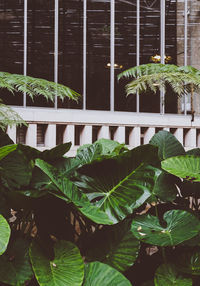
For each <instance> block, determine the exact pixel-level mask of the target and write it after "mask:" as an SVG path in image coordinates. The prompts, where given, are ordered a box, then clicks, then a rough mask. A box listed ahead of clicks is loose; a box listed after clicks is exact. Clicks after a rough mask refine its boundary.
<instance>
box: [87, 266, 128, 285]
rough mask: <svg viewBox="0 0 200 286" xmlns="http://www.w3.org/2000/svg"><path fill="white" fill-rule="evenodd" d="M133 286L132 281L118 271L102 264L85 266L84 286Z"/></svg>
mask: <svg viewBox="0 0 200 286" xmlns="http://www.w3.org/2000/svg"><path fill="white" fill-rule="evenodd" d="M102 285H103V286H111V285H112V286H131V283H130V281H129V280H128V279H127V278H126V277H124V276H123V275H122V274H121V273H120V272H118V271H117V270H116V269H114V268H112V267H110V266H109V265H106V264H103V263H101V262H91V263H88V264H86V265H85V277H84V282H83V286H102Z"/></svg>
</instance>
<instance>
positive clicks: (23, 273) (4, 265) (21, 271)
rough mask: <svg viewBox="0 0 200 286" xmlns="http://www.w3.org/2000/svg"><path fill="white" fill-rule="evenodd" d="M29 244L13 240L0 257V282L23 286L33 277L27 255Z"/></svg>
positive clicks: (24, 241)
mask: <svg viewBox="0 0 200 286" xmlns="http://www.w3.org/2000/svg"><path fill="white" fill-rule="evenodd" d="M28 249H29V242H27V241H26V240H24V239H20V238H18V239H15V240H14V241H13V242H12V244H11V245H9V247H8V249H7V251H6V253H4V254H3V255H2V256H0V281H1V282H3V283H6V284H8V285H12V286H18V285H19V286H20V285H24V283H25V282H26V281H28V280H30V279H31V278H32V276H33V271H32V268H31V264H30V261H29V255H28Z"/></svg>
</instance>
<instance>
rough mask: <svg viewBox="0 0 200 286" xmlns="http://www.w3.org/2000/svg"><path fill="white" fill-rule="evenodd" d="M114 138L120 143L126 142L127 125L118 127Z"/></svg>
mask: <svg viewBox="0 0 200 286" xmlns="http://www.w3.org/2000/svg"><path fill="white" fill-rule="evenodd" d="M114 140H115V141H117V142H119V143H125V126H119V127H117V129H116V131H115V134H114Z"/></svg>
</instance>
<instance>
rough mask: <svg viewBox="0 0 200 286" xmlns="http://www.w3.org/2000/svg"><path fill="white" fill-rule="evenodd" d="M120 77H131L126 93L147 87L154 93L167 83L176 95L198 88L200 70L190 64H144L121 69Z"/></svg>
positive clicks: (132, 92)
mask: <svg viewBox="0 0 200 286" xmlns="http://www.w3.org/2000/svg"><path fill="white" fill-rule="evenodd" d="M121 78H127V79H131V78H133V80H131V82H130V83H128V84H127V85H126V92H127V95H129V94H135V93H137V92H138V93H142V92H145V91H147V90H148V89H149V90H151V91H152V92H154V93H155V92H156V91H157V90H163V89H164V90H165V89H166V86H167V85H169V86H171V88H172V90H173V91H174V92H175V93H176V94H177V95H178V96H181V95H183V94H185V93H187V92H191V89H192V91H193V92H199V90H200V70H198V69H196V68H194V67H192V66H180V67H179V66H176V65H171V64H144V65H140V66H135V67H133V68H130V69H127V70H125V71H123V72H122V73H120V74H119V75H118V79H121Z"/></svg>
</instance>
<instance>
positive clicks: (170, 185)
mask: <svg viewBox="0 0 200 286" xmlns="http://www.w3.org/2000/svg"><path fill="white" fill-rule="evenodd" d="M174 178H175V177H174V176H172V175H170V174H167V173H165V172H161V174H160V175H159V177H158V178H157V180H156V183H155V185H154V188H153V192H152V197H158V198H159V199H160V200H161V201H163V202H172V201H173V200H174V199H175V198H176V196H177V187H176V185H175V180H174ZM152 199H153V198H152ZM154 201H155V200H154Z"/></svg>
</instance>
